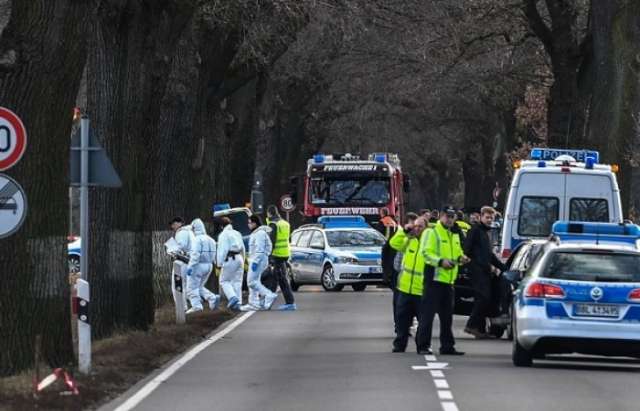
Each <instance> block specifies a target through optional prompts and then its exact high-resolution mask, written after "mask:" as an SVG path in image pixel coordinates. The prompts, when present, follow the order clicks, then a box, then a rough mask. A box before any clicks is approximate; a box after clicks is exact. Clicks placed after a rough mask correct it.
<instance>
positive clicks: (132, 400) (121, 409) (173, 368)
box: [115, 311, 256, 411]
mask: <svg viewBox="0 0 640 411" xmlns="http://www.w3.org/2000/svg"><path fill="white" fill-rule="evenodd" d="M255 313H256V311H248V312H246V313H245V314H243V315H242V316H240V318H238V319H236V320H234V321H233V322H232V323H231V324H229V325H228V326H226V327H225V328H224V329H223V330H220V331H218V332H217V333H216V334H214V335H213V336H211V337H209V338H207V339H206V340H205V341H203V342H201V343H199V344H198V345H196V346H195V347H193V348H191V349H190V350H189V351H187V352H186V353H184V354H182V356H180V357H179V358H178V359H177V360H176V361H175V362H173V364H171V365H170V366H169V367H167V368H166V369H165V370H164V371H162V372H161V373H160V374H159V375H157V376H156V377H154V378H153V379H151V381H149V382H148V383H146V384H145V385H143V386H142V387H141V388H140V389H139V390H138V391H137V392H136V393H135V394H133V395H132V396H131V397H129V398H128V399H127V400H126V401H125V402H123V403H122V404H120V405H119V406H118V407H116V408H115V411H130V410H131V409H133V408H134V407H135V406H137V405H138V404H140V403H141V402H142V401H143V400H144V399H145V398H147V397H148V396H149V395H150V394H151V393H152V392H153V391H155V390H156V388H158V387H159V386H160V384H162V383H163V382H165V381H167V380H168V379H169V378H171V376H172V375H173V374H175V373H176V372H177V371H178V370H180V368H182V367H183V366H184V365H185V364H187V363H188V362H189V361H191V360H192V359H193V358H194V357H195V356H196V355H198V354H199V353H200V352H202V351H203V350H204V349H206V348H207V347H209V346H210V345H211V344H213V343H215V342H217V341H219V340H220V339H221V338H223V337H224V336H226V335H227V334H229V333H230V332H231V331H233V330H234V329H236V328H237V327H238V326H239V325H240V324H242V323H243V322H245V321H246V320H248V319H249V318H250V317H251V316H252V315H253V314H255Z"/></svg>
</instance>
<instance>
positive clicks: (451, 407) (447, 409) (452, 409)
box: [441, 401, 458, 411]
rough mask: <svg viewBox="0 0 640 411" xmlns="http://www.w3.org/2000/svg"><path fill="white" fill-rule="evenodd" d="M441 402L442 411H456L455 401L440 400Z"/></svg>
mask: <svg viewBox="0 0 640 411" xmlns="http://www.w3.org/2000/svg"><path fill="white" fill-rule="evenodd" d="M441 404H442V409H443V410H444V411H458V406H457V405H456V403H455V402H450V401H442V403H441Z"/></svg>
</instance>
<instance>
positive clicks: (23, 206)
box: [0, 174, 27, 238]
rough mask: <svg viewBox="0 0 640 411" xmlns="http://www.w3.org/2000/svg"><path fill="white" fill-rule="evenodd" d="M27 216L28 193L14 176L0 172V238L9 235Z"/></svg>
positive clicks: (16, 229)
mask: <svg viewBox="0 0 640 411" xmlns="http://www.w3.org/2000/svg"><path fill="white" fill-rule="evenodd" d="M26 216H27V195H26V194H25V193H24V190H23V189H22V187H21V186H20V184H18V183H17V182H16V180H14V179H13V178H11V177H9V176H7V175H4V174H0V238H5V237H9V236H10V235H12V234H13V233H15V232H16V231H18V229H19V228H20V226H22V223H24V219H25V217H26Z"/></svg>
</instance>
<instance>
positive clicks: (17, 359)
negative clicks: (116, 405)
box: [0, 0, 89, 375]
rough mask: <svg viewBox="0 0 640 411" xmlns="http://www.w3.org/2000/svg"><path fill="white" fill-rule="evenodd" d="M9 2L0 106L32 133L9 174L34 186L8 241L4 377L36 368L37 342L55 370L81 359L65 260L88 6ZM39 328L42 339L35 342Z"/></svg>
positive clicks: (66, 1) (62, 1)
mask: <svg viewBox="0 0 640 411" xmlns="http://www.w3.org/2000/svg"><path fill="white" fill-rule="evenodd" d="M1 3H3V4H2V5H3V6H7V5H8V3H10V10H11V14H10V19H9V22H8V25H7V26H6V27H5V29H4V31H3V32H2V37H1V38H0V105H2V106H3V107H7V108H9V109H11V110H13V111H14V112H15V113H16V114H17V115H18V116H20V117H21V119H22V121H23V122H24V125H25V127H26V129H27V135H28V145H27V150H26V153H25V155H24V157H23V158H22V160H21V161H20V163H19V164H18V165H17V166H16V167H14V168H12V169H11V170H9V172H8V174H9V175H11V176H12V177H14V178H15V179H16V180H17V181H18V182H19V183H20V184H21V185H22V187H23V188H24V189H25V191H26V195H27V201H28V214H27V218H26V220H25V223H24V225H23V227H22V228H21V229H20V230H19V231H18V232H17V233H16V234H14V235H13V236H11V237H10V238H5V239H3V240H0V249H2V252H1V253H0V267H2V281H3V283H2V287H0V375H7V374H11V373H14V372H17V371H20V370H23V369H25V368H27V367H29V366H31V365H32V363H33V358H34V350H35V349H40V350H41V353H42V358H43V359H44V360H46V361H47V362H48V363H49V365H51V366H52V367H55V366H64V365H67V364H69V363H72V362H73V347H72V340H71V316H70V299H69V290H70V287H69V282H68V269H67V262H66V253H67V250H66V244H67V242H66V233H67V224H68V219H67V212H68V199H69V178H68V175H69V174H68V173H69V169H68V164H69V146H70V144H69V142H70V140H69V134H70V131H71V124H72V110H73V107H74V100H75V98H76V93H77V91H78V87H79V85H80V79H81V76H82V70H83V68H84V62H85V58H86V47H85V43H84V38H85V28H86V26H85V17H86V15H87V13H88V10H89V5H88V4H87V2H85V1H81V0H59V1H44V0H38V1H22V0H20V1H18V0H14V1H11V2H7V1H4V2H1ZM3 9H4V10H6V8H3ZM0 212H6V211H0ZM17 324H19V326H17ZM38 335H40V336H42V338H41V341H42V344H41V347H34V345H35V340H36V336H38Z"/></svg>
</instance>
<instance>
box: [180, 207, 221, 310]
mask: <svg viewBox="0 0 640 411" xmlns="http://www.w3.org/2000/svg"><path fill="white" fill-rule="evenodd" d="M191 227H193V234H194V238H193V241H192V243H191V252H190V253H189V264H188V265H187V296H188V297H189V301H190V303H191V308H190V309H188V310H187V314H191V313H195V312H198V311H202V301H201V299H204V300H205V301H207V302H208V303H209V308H211V309H212V310H215V309H216V308H218V302H219V300H220V297H218V296H217V295H215V294H214V293H212V292H211V291H209V290H208V289H207V288H206V287H205V284H206V282H207V280H208V279H209V275H210V274H211V271H212V270H213V261H214V260H215V258H216V242H215V240H214V239H213V238H211V237H209V236H208V235H207V230H206V229H205V227H204V223H203V222H202V220H200V219H199V218H196V219H195V220H193V222H191Z"/></svg>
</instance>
